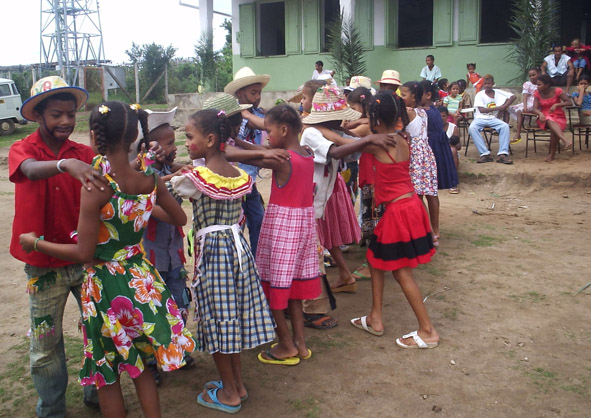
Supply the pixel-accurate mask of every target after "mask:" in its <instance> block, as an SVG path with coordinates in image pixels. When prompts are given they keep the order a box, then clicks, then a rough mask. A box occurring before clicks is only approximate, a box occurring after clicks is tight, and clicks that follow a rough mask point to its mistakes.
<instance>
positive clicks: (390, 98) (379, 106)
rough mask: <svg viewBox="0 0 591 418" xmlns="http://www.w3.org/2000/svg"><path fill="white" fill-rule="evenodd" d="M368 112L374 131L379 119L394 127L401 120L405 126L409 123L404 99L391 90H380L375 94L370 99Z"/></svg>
mask: <svg viewBox="0 0 591 418" xmlns="http://www.w3.org/2000/svg"><path fill="white" fill-rule="evenodd" d="M368 112H369V126H370V127H371V128H372V132H374V129H373V127H374V126H377V125H378V121H382V122H383V123H385V124H386V125H387V126H389V127H394V126H396V123H397V122H398V120H400V122H401V123H402V127H403V128H404V127H405V126H406V125H408V123H409V120H408V114H407V113H406V106H405V105H404V101H403V100H402V98H401V97H400V96H398V95H397V94H391V93H390V92H379V93H378V94H376V95H375V96H373V97H372V98H371V99H370V101H369V105H368Z"/></svg>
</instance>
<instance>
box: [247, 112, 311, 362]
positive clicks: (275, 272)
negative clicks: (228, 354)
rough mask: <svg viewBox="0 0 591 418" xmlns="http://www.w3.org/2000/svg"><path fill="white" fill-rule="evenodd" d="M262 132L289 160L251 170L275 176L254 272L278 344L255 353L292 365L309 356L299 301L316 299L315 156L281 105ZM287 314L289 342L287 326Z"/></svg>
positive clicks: (264, 162) (295, 119)
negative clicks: (265, 170) (266, 170)
mask: <svg viewBox="0 0 591 418" xmlns="http://www.w3.org/2000/svg"><path fill="white" fill-rule="evenodd" d="M265 126H266V128H267V133H268V135H269V143H270V145H271V146H272V147H273V148H283V149H285V150H287V151H288V152H289V154H290V156H291V158H290V160H289V161H287V162H284V163H279V162H277V161H273V160H262V161H256V162H254V164H257V165H260V166H262V167H266V168H270V169H272V170H273V176H272V182H271V196H270V198H269V204H268V205H267V210H266V212H265V217H264V218H263V225H262V227H261V237H260V242H259V247H258V250H257V255H256V261H257V267H258V270H259V272H260V274H261V280H262V284H263V289H264V291H265V295H266V296H267V300H268V301H269V307H270V308H271V312H272V313H273V317H274V318H275V323H276V324H277V328H276V332H277V337H278V339H279V343H278V344H277V345H274V346H272V347H271V349H269V350H267V351H265V352H263V353H259V355H258V359H259V361H260V362H262V363H266V364H282V365H296V364H298V363H299V362H300V359H304V360H307V359H309V358H310V357H311V356H312V351H311V350H309V349H308V348H307V346H306V341H305V338H304V317H303V309H302V300H306V299H314V298H316V297H317V296H318V295H319V294H320V272H319V269H318V256H317V247H316V227H315V221H314V183H313V176H314V156H313V154H312V153H311V152H310V150H309V149H307V148H304V147H303V146H301V145H300V143H299V138H298V135H299V133H300V131H301V129H302V123H301V120H300V117H299V115H298V114H297V112H296V111H295V109H293V108H292V107H290V106H288V105H280V106H276V107H274V108H272V109H271V110H269V112H267V116H266V117H265ZM286 308H288V310H289V314H290V318H291V324H292V330H293V337H292V336H291V335H290V333H289V328H288V326H287V322H286V320H285V313H284V310H285V309H286Z"/></svg>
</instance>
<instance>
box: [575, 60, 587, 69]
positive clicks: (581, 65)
mask: <svg viewBox="0 0 591 418" xmlns="http://www.w3.org/2000/svg"><path fill="white" fill-rule="evenodd" d="M573 66H574V67H575V68H585V67H586V66H587V61H586V60H585V58H580V59H578V60H573Z"/></svg>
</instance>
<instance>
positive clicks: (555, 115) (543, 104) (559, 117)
mask: <svg viewBox="0 0 591 418" xmlns="http://www.w3.org/2000/svg"><path fill="white" fill-rule="evenodd" d="M561 94H562V89H560V88H558V87H554V96H552V97H550V98H549V99H542V97H540V92H539V91H538V90H536V91H535V92H534V96H535V97H537V99H538V102H539V103H540V111H541V112H542V114H543V115H544V116H545V117H546V120H553V121H554V122H556V123H557V124H558V126H560V129H562V130H563V131H564V129H565V128H566V115H565V114H564V110H562V107H557V108H556V109H555V110H554V112H552V113H550V108H551V107H552V105H553V104H555V103H562V100H560V95H561ZM537 124H538V126H539V127H540V128H541V129H546V123H545V122H540V121H539V120H538V121H537Z"/></svg>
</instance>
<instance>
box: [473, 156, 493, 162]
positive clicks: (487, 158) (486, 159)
mask: <svg viewBox="0 0 591 418" xmlns="http://www.w3.org/2000/svg"><path fill="white" fill-rule="evenodd" d="M493 161H494V160H493V157H491V156H490V154H486V155H481V156H480V158H479V159H478V161H476V162H477V163H492V162H493Z"/></svg>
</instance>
